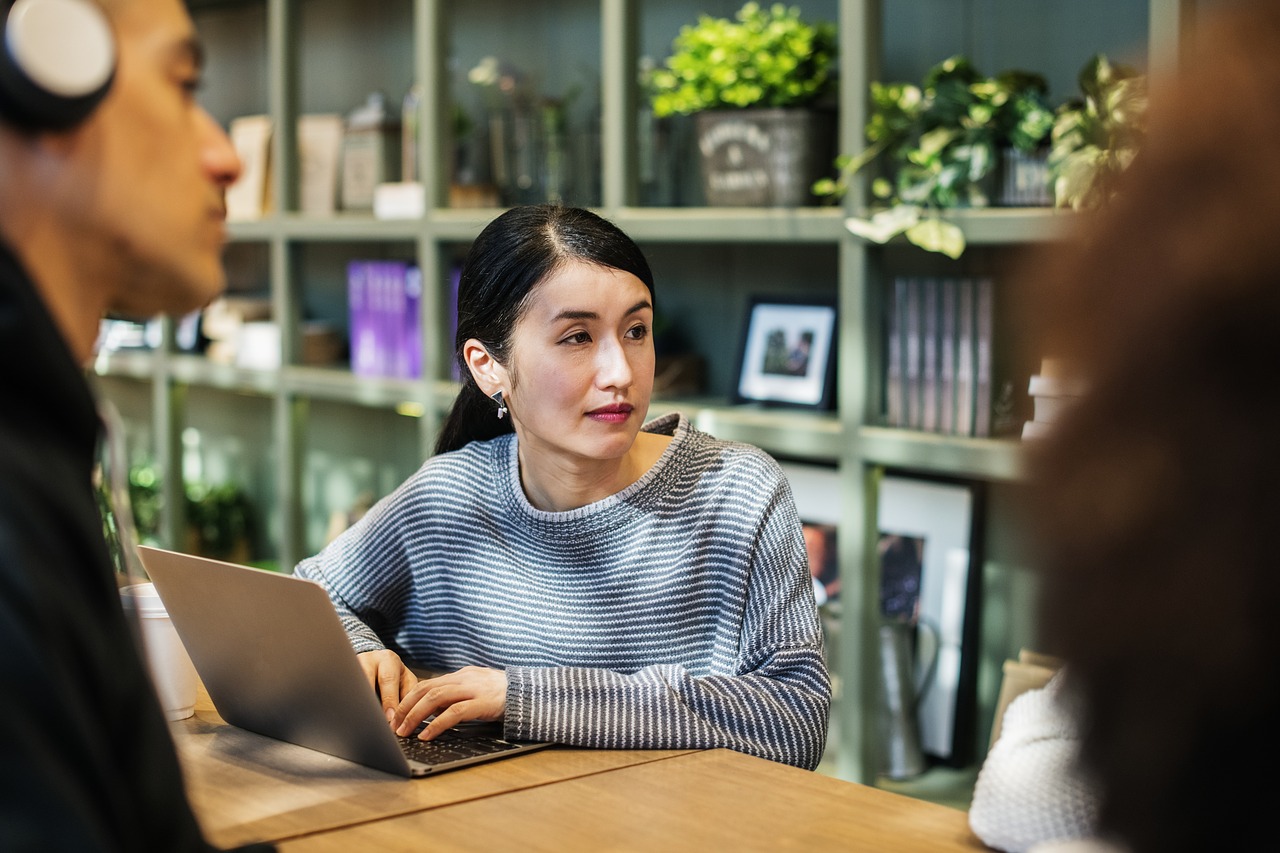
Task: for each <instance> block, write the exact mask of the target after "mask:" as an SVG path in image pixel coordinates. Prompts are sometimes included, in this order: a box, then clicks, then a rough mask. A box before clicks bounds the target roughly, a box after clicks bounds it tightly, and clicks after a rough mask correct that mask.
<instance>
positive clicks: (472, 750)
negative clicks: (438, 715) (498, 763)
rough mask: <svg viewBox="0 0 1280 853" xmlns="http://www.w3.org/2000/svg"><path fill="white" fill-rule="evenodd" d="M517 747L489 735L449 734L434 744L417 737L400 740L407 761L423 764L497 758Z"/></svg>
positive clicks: (445, 734)
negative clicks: (500, 754) (479, 757)
mask: <svg viewBox="0 0 1280 853" xmlns="http://www.w3.org/2000/svg"><path fill="white" fill-rule="evenodd" d="M516 746H517V744H514V743H510V742H508V741H505V740H502V739H501V738H496V737H490V736H488V735H477V734H465V735H463V734H458V733H457V732H455V731H452V730H448V731H443V732H441V733H440V734H439V735H438V736H437V737H436V738H435V739H434V740H418V738H417V736H416V735H415V736H412V737H405V738H400V748H401V749H402V750H404V754H405V756H406V757H408V758H409V760H410V761H421V762H422V763H423V764H447V763H448V762H450V761H459V760H462V759H465V758H476V757H477V756H481V755H496V754H498V753H501V752H506V751H507V750H509V749H515V748H516Z"/></svg>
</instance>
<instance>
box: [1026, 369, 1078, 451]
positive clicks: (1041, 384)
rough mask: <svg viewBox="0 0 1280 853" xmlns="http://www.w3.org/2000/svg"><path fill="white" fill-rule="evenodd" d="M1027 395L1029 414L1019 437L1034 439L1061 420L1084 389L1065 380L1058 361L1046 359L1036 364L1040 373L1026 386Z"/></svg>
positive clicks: (1065, 376)
mask: <svg viewBox="0 0 1280 853" xmlns="http://www.w3.org/2000/svg"><path fill="white" fill-rule="evenodd" d="M1027 392H1028V394H1030V396H1031V404H1032V409H1031V413H1032V414H1031V419H1030V420H1028V421H1026V422H1025V423H1024V424H1023V425H1022V437H1023V438H1038V437H1040V436H1043V435H1045V434H1046V433H1048V431H1049V428H1050V426H1051V425H1052V424H1054V423H1056V422H1057V421H1058V420H1060V419H1061V417H1062V414H1063V412H1065V411H1066V410H1067V409H1068V408H1070V406H1071V404H1072V402H1073V401H1074V400H1076V399H1077V398H1078V397H1080V395H1081V394H1083V393H1084V388H1083V386H1082V385H1081V384H1080V383H1079V382H1076V381H1073V380H1071V379H1070V378H1068V377H1067V375H1066V372H1065V371H1064V369H1063V366H1062V365H1061V364H1060V363H1059V362H1058V361H1056V360H1055V359H1050V358H1046V359H1043V360H1042V361H1041V362H1040V372H1039V373H1036V374H1034V375H1033V376H1032V377H1031V379H1030V381H1029V382H1028V383H1027Z"/></svg>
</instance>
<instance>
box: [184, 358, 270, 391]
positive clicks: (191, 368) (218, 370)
mask: <svg viewBox="0 0 1280 853" xmlns="http://www.w3.org/2000/svg"><path fill="white" fill-rule="evenodd" d="M165 373H166V374H167V375H168V377H169V378H170V379H172V380H174V381H176V382H182V383H184V384H187V385H195V386H198V387H202V388H217V389H219V390H222V391H235V392H240V393H247V394H259V395H263V396H271V395H274V394H275V393H276V392H277V391H278V390H279V388H280V374H279V372H278V371H275V370H255V369H252V368H247V367H236V366H235V365H234V364H219V363H218V362H214V361H209V360H208V359H207V358H204V357H202V356H198V355H171V356H169V358H168V361H167V363H166V369H165Z"/></svg>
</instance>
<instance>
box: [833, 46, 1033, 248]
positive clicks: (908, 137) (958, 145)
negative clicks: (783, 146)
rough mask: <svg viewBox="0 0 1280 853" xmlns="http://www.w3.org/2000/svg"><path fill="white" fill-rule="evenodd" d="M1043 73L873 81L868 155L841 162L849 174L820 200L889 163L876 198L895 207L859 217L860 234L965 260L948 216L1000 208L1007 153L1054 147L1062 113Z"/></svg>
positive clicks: (854, 222)
mask: <svg viewBox="0 0 1280 853" xmlns="http://www.w3.org/2000/svg"><path fill="white" fill-rule="evenodd" d="M1047 89H1048V87H1047V85H1046V83H1045V81H1044V78H1043V77H1041V76H1040V75H1038V74H1034V73H1030V72H1026V71H1006V72H1004V73H1003V74H1000V75H998V76H996V77H984V76H982V75H980V74H979V73H978V72H977V70H976V69H975V68H974V67H973V65H972V63H970V62H969V60H967V59H966V58H964V57H963V56H953V57H951V58H949V59H946V60H944V61H943V62H940V63H938V64H937V65H935V66H934V67H933V68H931V69H929V71H928V73H927V74H926V75H925V77H924V80H923V82H922V84H921V85H919V86H917V85H915V84H912V83H879V82H877V83H872V84H871V112H870V115H869V116H868V121H867V126H866V137H867V142H868V143H869V145H868V147H867V148H866V149H865V150H863V151H862V153H860V154H858V155H857V156H856V157H848V156H844V157H840V158H839V159H837V161H836V165H837V166H838V167H839V170H840V171H839V176H838V177H836V178H826V179H822V180H820V181H818V182H817V183H816V184H815V185H814V192H815V193H817V194H818V195H823V196H827V197H830V198H839V197H841V196H842V195H843V194H844V193H845V192H846V191H847V189H848V184H849V180H850V179H851V178H852V177H853V175H854V174H856V173H858V172H859V171H861V170H862V169H864V168H866V167H868V166H870V165H871V164H872V163H879V164H881V166H882V168H881V174H879V175H878V176H877V177H875V178H874V179H873V180H872V182H871V194H872V196H874V197H875V198H876V199H879V200H881V201H883V202H885V203H886V204H888V208H887V209H885V210H882V211H880V212H878V213H876V214H875V215H873V216H871V217H868V218H861V217H851V218H850V219H849V220H848V222H847V224H848V227H849V228H850V229H851V230H853V231H854V232H855V233H857V234H859V235H861V236H863V237H865V238H867V239H870V240H874V241H876V242H886V241H888V240H889V239H891V238H893V237H895V236H897V235H899V234H902V235H905V236H906V238H907V239H908V240H910V241H911V242H912V243H915V244H916V245H918V246H920V247H921V248H924V249H927V250H929V251H935V252H942V253H943V254H946V255H949V256H950V257H959V255H960V254H961V253H962V252H963V251H964V248H965V239H964V233H963V231H961V229H960V228H959V226H957V225H956V224H955V223H953V222H948V221H946V220H944V219H943V218H942V216H941V211H943V210H946V209H950V208H957V207H986V206H987V205H989V204H991V200H992V196H993V194H994V192H995V188H996V179H997V177H998V174H999V173H998V165H999V163H1000V156H1001V152H1002V151H1003V150H1004V149H1007V148H1012V149H1014V150H1018V151H1022V152H1027V153H1030V152H1035V151H1037V150H1038V149H1040V148H1041V147H1042V146H1043V145H1044V143H1045V141H1046V140H1047V139H1048V136H1049V133H1050V130H1051V128H1052V126H1053V120H1054V115H1053V111H1052V109H1051V108H1050V106H1049V104H1048V101H1047V95H1046V92H1047Z"/></svg>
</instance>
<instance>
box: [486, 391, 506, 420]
mask: <svg viewBox="0 0 1280 853" xmlns="http://www.w3.org/2000/svg"><path fill="white" fill-rule="evenodd" d="M489 399H490V400H493V402H495V403H497V404H498V420H502V419H503V418H505V417H506V416H507V404H506V402H505V401H504V400H503V399H502V392H501V391H494V392H493V393H492V394H490V395H489Z"/></svg>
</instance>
